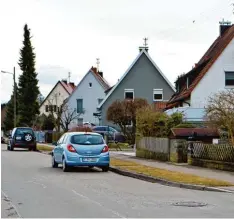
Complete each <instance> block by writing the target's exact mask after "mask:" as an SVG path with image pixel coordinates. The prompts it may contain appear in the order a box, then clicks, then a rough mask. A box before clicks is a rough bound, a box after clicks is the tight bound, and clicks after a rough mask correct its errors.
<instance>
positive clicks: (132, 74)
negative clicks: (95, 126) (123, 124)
mask: <svg viewBox="0 0 234 219" xmlns="http://www.w3.org/2000/svg"><path fill="white" fill-rule="evenodd" d="M174 92H175V89H174V87H173V86H172V84H171V83H170V82H169V81H168V79H167V78H166V76H165V75H164V74H163V73H162V72H161V70H160V69H159V68H158V66H157V65H156V64H155V63H154V61H153V60H152V58H151V57H150V56H149V53H148V48H147V47H145V48H144V47H140V52H139V54H138V56H137V57H136V59H135V60H134V61H133V63H132V64H131V65H130V67H129V68H128V70H127V71H126V72H125V73H124V75H123V76H122V77H121V79H120V80H119V81H118V82H117V84H116V85H115V86H114V87H113V88H112V89H111V90H109V91H108V92H107V95H106V97H105V99H104V100H103V101H102V102H101V103H100V104H99V106H98V110H99V112H100V116H101V124H102V125H113V124H111V123H110V122H108V121H107V119H106V114H107V110H108V108H109V106H110V105H111V104H112V103H113V102H114V101H115V100H124V99H134V98H144V99H146V100H147V101H148V103H150V104H153V103H155V102H166V101H168V100H169V99H170V98H171V96H172V95H173V94H174Z"/></svg>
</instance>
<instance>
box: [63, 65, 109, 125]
mask: <svg viewBox="0 0 234 219" xmlns="http://www.w3.org/2000/svg"><path fill="white" fill-rule="evenodd" d="M109 88H110V86H109V84H108V82H107V81H106V80H105V79H104V78H103V73H102V72H100V71H98V70H97V68H94V67H92V68H91V69H90V70H89V71H88V72H87V73H86V75H85V76H84V77H83V79H82V80H81V81H80V83H79V84H78V85H77V86H76V89H75V90H74V92H73V93H72V95H71V96H70V97H69V98H68V100H67V104H68V106H69V108H70V109H76V113H79V114H80V113H82V112H83V114H81V115H80V116H79V118H77V119H76V120H73V121H72V122H71V124H70V126H69V128H72V127H74V126H77V125H78V124H83V123H84V122H90V123H93V124H99V119H98V118H97V117H95V116H94V115H93V114H94V113H95V112H96V110H97V106H98V105H99V104H100V103H101V102H102V100H103V99H104V98H105V95H106V94H105V91H106V90H108V89H109Z"/></svg>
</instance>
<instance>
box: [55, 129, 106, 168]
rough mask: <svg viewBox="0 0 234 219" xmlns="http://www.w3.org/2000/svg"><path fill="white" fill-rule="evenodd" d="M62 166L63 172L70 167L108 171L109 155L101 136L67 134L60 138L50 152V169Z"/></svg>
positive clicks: (90, 133)
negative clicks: (96, 168) (95, 168)
mask: <svg viewBox="0 0 234 219" xmlns="http://www.w3.org/2000/svg"><path fill="white" fill-rule="evenodd" d="M59 164H62V166H63V171H64V172H67V171H69V169H70V168H71V167H77V166H87V167H90V168H92V167H99V168H101V169H102V171H103V172H107V171H108V170H109V164H110V154H109V148H108V146H107V145H106V143H105V141H104V139H103V137H102V135H100V134H97V133H93V132H68V133H65V134H63V135H62V136H61V138H60V139H59V140H58V142H57V143H56V145H55V148H54V149H53V151H52V167H53V168H57V167H58V165H59Z"/></svg>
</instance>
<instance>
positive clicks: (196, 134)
mask: <svg viewBox="0 0 234 219" xmlns="http://www.w3.org/2000/svg"><path fill="white" fill-rule="evenodd" d="M169 138H170V139H185V140H188V141H189V140H191V141H202V142H204V143H207V144H212V143H213V139H219V138H220V134H219V131H218V129H214V128H172V129H171V133H170V136H169Z"/></svg>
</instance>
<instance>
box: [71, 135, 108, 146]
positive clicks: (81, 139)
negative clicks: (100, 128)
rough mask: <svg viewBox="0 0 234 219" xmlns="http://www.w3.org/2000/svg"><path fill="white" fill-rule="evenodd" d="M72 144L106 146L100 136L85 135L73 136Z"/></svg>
mask: <svg viewBox="0 0 234 219" xmlns="http://www.w3.org/2000/svg"><path fill="white" fill-rule="evenodd" d="M71 143H72V144H82V145H97V144H104V141H103V138H102V136H100V135H92V134H87V135H86V134H84V135H73V136H72V137H71Z"/></svg>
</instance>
